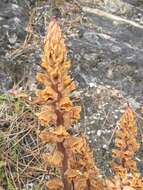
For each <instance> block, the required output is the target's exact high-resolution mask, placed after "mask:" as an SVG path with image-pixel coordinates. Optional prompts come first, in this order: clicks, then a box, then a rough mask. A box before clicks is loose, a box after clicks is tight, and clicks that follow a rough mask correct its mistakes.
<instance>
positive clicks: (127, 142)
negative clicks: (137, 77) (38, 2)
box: [34, 19, 143, 190]
mask: <svg viewBox="0 0 143 190" xmlns="http://www.w3.org/2000/svg"><path fill="white" fill-rule="evenodd" d="M70 66H71V64H70V61H69V60H68V59H67V51H66V47H65V43H64V39H63V36H62V33H61V30H60V27H59V25H58V23H57V21H56V20H55V19H53V20H52V21H51V22H50V24H49V27H48V34H47V36H46V39H45V47H44V54H43V57H42V62H41V67H42V69H43V71H42V72H41V73H38V74H37V81H38V82H39V83H41V84H42V86H43V89H42V90H41V89H40V90H38V93H37V97H36V100H35V101H34V102H35V103H37V104H39V107H40V110H39V112H38V113H36V116H37V117H38V120H39V121H40V123H41V125H42V126H44V130H42V131H41V132H40V139H41V141H42V142H43V143H46V144H48V143H51V144H54V145H55V149H54V150H53V151H51V152H50V153H44V154H43V155H42V157H43V161H44V162H45V163H46V165H47V166H53V167H55V168H56V169H57V170H58V171H59V172H60V176H61V177H59V178H58V177H56V178H51V179H50V180H49V181H47V182H46V186H47V187H48V189H49V190H61V189H63V190H105V189H106V190H123V189H124V190H132V189H133V188H134V189H138V190H142V189H143V182H142V178H141V177H140V175H139V174H138V171H137V167H136V163H135V161H134V160H133V157H134V154H135V152H136V151H137V150H138V148H139V145H138V144H137V142H136V134H137V128H136V126H135V118H134V114H133V111H132V109H131V108H128V109H127V111H126V112H125V114H124V115H123V116H122V118H121V121H120V125H119V128H118V130H117V131H116V134H115V136H116V139H115V146H116V148H115V149H114V150H113V153H112V154H113V161H112V163H111V166H112V168H113V171H114V173H115V177H114V180H112V181H111V180H109V179H107V180H103V179H102V178H101V175H100V174H99V171H98V169H97V167H96V165H95V163H94V160H93V155H92V152H91V151H90V148H89V145H88V144H87V142H86V139H85V137H84V136H83V135H81V134H76V135H74V134H71V132H70V131H71V128H72V127H73V125H74V123H76V122H77V121H78V120H79V119H80V112H81V107H80V106H79V105H76V104H75V101H74V98H76V97H74V96H73V91H74V90H75V89H76V86H75V83H74V81H73V79H72V78H71V76H70V75H69V69H70Z"/></svg>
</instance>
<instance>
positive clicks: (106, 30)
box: [71, 0, 143, 101]
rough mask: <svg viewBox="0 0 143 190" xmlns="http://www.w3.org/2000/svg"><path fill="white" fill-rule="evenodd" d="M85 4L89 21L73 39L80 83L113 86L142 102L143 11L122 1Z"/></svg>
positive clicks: (84, 9)
mask: <svg viewBox="0 0 143 190" xmlns="http://www.w3.org/2000/svg"><path fill="white" fill-rule="evenodd" d="M85 2H86V6H83V11H84V13H85V17H86V22H84V24H83V25H82V26H80V27H79V34H80V35H79V36H78V37H77V38H75V37H74V38H73V39H72V40H71V41H72V48H73V50H74V52H76V56H77V57H78V62H79V61H80V63H81V64H80V65H78V67H77V68H76V73H78V76H79V77H80V78H81V80H82V82H83V83H81V84H83V86H85V85H88V84H89V83H90V82H97V83H104V84H110V85H113V86H115V87H117V88H118V89H120V90H122V91H123V92H124V93H125V94H128V95H135V96H136V98H137V99H138V100H139V101H142V100H143V99H142V95H141V94H142V91H143V88H142V86H143V80H142V79H143V62H142V60H143V50H142V47H143V40H142V39H143V23H142V21H143V12H142V10H141V9H140V8H139V7H136V6H135V5H136V4H135V2H134V4H135V5H134V6H133V5H132V4H128V3H123V2H122V1H119V0H118V1H106V3H101V1H100V2H99V3H97V1H96V3H95V4H92V3H91V1H89V4H88V0H87V1H85ZM119 5H120V6H119ZM89 6H90V7H89ZM91 7H94V8H91ZM123 8H124V10H123ZM123 11H124V12H123ZM81 33H82V34H81ZM79 77H78V79H79Z"/></svg>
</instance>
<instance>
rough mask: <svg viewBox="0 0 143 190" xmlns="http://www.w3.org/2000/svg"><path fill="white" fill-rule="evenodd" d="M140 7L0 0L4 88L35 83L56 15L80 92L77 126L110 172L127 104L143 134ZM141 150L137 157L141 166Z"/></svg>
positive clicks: (110, 0)
mask: <svg viewBox="0 0 143 190" xmlns="http://www.w3.org/2000/svg"><path fill="white" fill-rule="evenodd" d="M142 8H143V1H141V0H140V1H139V0H129V1H128V0H127V1H123V0H116V1H115V0H96V1H95V0H84V1H83V0H80V1H78V2H77V1H74V2H73V1H71V3H69V2H67V3H66V4H65V5H64V6H63V5H62V4H61V5H59V6H58V7H53V8H52V5H51V1H37V2H36V1H32V0H31V1H30V0H24V1H21V0H19V1H16V0H15V1H14V0H7V1H4V0H3V1H0V34H1V35H0V46H1V49H0V82H1V83H0V90H1V92H5V93H7V92H8V90H10V89H11V88H12V87H13V85H15V86H22V85H23V84H26V85H25V86H26V87H25V88H27V89H28V90H29V91H32V90H33V89H34V88H35V85H36V82H35V73H36V72H37V71H38V70H39V69H40V67H39V63H40V58H41V55H42V48H43V40H44V36H45V34H46V30H47V26H48V23H49V20H50V17H51V16H52V15H56V16H57V18H58V21H59V23H60V25H61V27H62V30H63V32H64V34H65V38H66V43H67V46H68V49H69V57H70V59H71V60H72V62H73V68H72V72H71V74H72V75H73V77H74V79H75V80H76V83H77V86H78V93H79V95H80V96H81V104H82V108H83V112H82V115H81V122H80V124H79V125H78V126H79V127H80V129H81V130H82V131H83V132H84V133H85V134H86V136H87V138H88V140H89V142H90V144H91V146H92V148H93V151H94V155H95V158H96V160H97V164H98V166H99V167H100V168H101V170H102V173H103V174H106V175H108V174H110V173H111V171H110V169H109V167H108V161H109V160H110V159H111V155H110V154H111V148H112V146H113V137H114V132H115V126H116V123H117V121H118V119H119V117H120V115H121V114H122V113H123V112H124V110H125V108H126V106H127V104H130V105H131V106H132V107H133V108H134V110H135V112H136V114H137V118H138V120H139V121H138V127H139V131H140V134H139V139H140V136H141V135H142V116H141V114H140V113H141V110H142V104H143V61H142V60H143V49H142V47H143V9H142ZM140 140H141V139H140ZM142 150H143V147H141V149H140V153H139V154H138V155H137V157H136V160H137V161H138V165H139V168H140V170H141V171H143V167H142V165H143V163H142V158H143V154H142Z"/></svg>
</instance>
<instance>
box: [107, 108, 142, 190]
mask: <svg viewBox="0 0 143 190" xmlns="http://www.w3.org/2000/svg"><path fill="white" fill-rule="evenodd" d="M136 138H137V127H136V119H135V115H134V112H133V110H132V108H131V107H128V108H127V110H126V111H125V113H124V114H123V116H122V117H121V119H120V123H119V128H118V129H117V131H116V133H115V147H116V149H114V150H113V152H112V156H113V158H114V160H113V161H112V164H111V165H112V168H113V170H114V172H115V174H116V175H117V176H118V177H119V178H120V180H121V184H122V185H130V187H133V188H135V189H140V190H141V189H142V187H143V182H142V179H141V178H140V176H139V174H138V170H137V166H136V162H135V161H134V156H135V153H136V152H137V151H138V149H139V144H138V143H137V142H136Z"/></svg>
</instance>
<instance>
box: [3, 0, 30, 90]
mask: <svg viewBox="0 0 143 190" xmlns="http://www.w3.org/2000/svg"><path fill="white" fill-rule="evenodd" d="M19 2H20V1H19ZM21 2H22V1H21ZM24 8H25V4H24V3H23V4H22V5H19V4H18V3H17V1H14V0H13V1H12V0H11V1H10V0H9V1H4V0H3V1H0V47H1V48H0V91H4V90H6V89H9V88H10V87H11V84H12V83H13V75H15V73H16V69H15V62H14V61H13V60H12V59H11V57H10V54H11V52H12V51H13V50H14V49H18V48H19V46H20V43H21V42H23V41H24V39H25V36H26V29H25V27H26V23H27V21H28V14H29V13H28V11H26V10H27V9H25V10H24Z"/></svg>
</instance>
